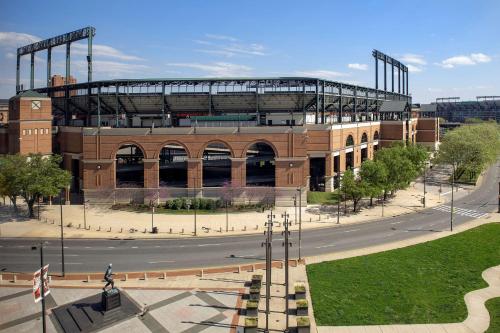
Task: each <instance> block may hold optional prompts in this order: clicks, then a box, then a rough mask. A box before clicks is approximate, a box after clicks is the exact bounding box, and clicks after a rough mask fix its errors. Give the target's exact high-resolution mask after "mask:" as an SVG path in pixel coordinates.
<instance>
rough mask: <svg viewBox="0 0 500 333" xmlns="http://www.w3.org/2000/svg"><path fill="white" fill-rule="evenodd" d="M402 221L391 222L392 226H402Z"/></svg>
mask: <svg viewBox="0 0 500 333" xmlns="http://www.w3.org/2000/svg"><path fill="white" fill-rule="evenodd" d="M401 222H402V221H397V222H391V224H400V223H401Z"/></svg>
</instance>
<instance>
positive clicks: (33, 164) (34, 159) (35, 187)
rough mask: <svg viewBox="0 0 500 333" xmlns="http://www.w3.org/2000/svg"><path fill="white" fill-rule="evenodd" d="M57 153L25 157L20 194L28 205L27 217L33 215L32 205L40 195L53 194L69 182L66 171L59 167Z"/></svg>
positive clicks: (68, 174) (59, 159)
mask: <svg viewBox="0 0 500 333" xmlns="http://www.w3.org/2000/svg"><path fill="white" fill-rule="evenodd" d="M61 160H62V158H61V156H59V155H52V156H48V157H43V156H42V155H40V154H31V155H29V156H28V157H27V158H25V166H24V167H23V170H24V171H23V173H22V175H21V177H20V178H21V196H22V197H23V198H24V200H25V201H26V204H27V205H28V212H29V217H34V216H35V214H34V211H33V206H34V204H35V202H36V201H38V200H39V199H40V198H42V197H48V196H55V195H57V194H58V193H60V191H61V190H62V189H64V188H67V187H68V186H69V184H70V182H71V175H70V173H69V172H68V171H66V170H63V169H61V168H60V167H59V164H60V162H61Z"/></svg>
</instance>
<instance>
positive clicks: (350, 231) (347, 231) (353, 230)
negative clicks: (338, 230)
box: [344, 229, 359, 232]
mask: <svg viewBox="0 0 500 333" xmlns="http://www.w3.org/2000/svg"><path fill="white" fill-rule="evenodd" d="M358 230H359V229H352V230H346V231H344V232H353V231H358Z"/></svg>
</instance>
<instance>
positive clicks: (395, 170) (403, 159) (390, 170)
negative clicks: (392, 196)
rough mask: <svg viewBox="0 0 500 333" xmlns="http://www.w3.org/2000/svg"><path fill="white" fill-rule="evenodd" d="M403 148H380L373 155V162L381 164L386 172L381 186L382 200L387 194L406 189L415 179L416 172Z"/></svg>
mask: <svg viewBox="0 0 500 333" xmlns="http://www.w3.org/2000/svg"><path fill="white" fill-rule="evenodd" d="M405 149H406V148H405V147H404V146H394V147H390V148H382V149H381V150H379V151H378V152H377V154H376V155H375V161H377V162H380V163H382V164H383V165H384V166H385V169H386V170H387V177H386V181H385V183H384V185H383V188H384V200H385V199H386V198H387V193H388V192H391V193H394V192H395V191H397V190H401V189H404V188H406V187H408V185H409V184H410V182H411V181H412V180H413V179H414V178H415V177H416V175H417V170H416V167H415V166H414V165H413V162H412V161H411V160H410V159H409V158H408V156H407V154H406V152H405Z"/></svg>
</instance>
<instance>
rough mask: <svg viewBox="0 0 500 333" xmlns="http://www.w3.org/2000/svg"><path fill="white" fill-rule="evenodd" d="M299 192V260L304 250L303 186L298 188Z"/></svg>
mask: <svg viewBox="0 0 500 333" xmlns="http://www.w3.org/2000/svg"><path fill="white" fill-rule="evenodd" d="M297 191H298V192H299V193H298V194H299V261H300V260H301V259H302V256H301V250H302V188H300V187H299V188H298V189H297Z"/></svg>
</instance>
